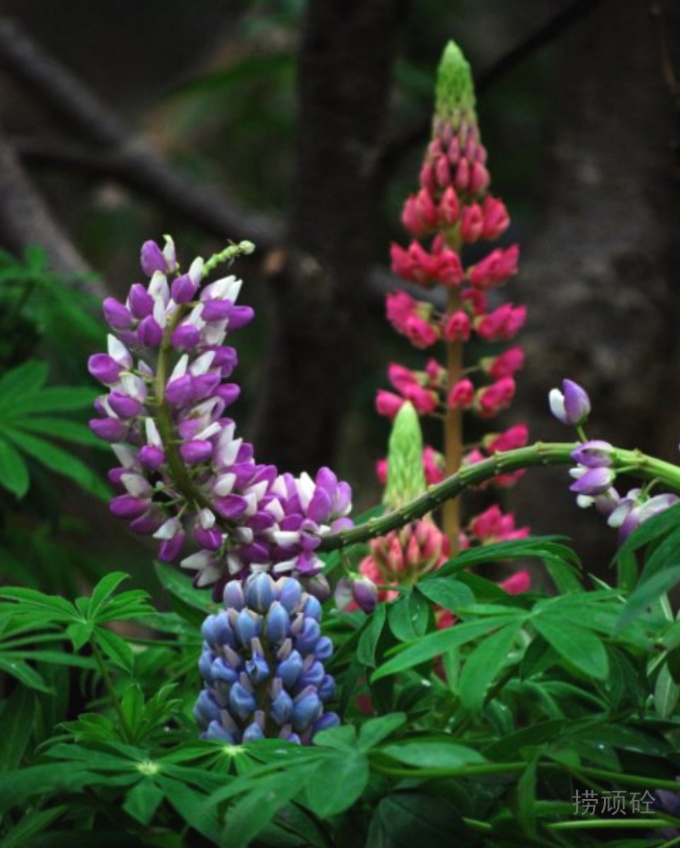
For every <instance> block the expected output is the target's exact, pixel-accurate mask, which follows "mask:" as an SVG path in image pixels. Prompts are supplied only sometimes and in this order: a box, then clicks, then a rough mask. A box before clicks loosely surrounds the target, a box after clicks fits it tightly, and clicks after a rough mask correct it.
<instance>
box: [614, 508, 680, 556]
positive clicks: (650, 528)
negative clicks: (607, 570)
mask: <svg viewBox="0 0 680 848" xmlns="http://www.w3.org/2000/svg"><path fill="white" fill-rule="evenodd" d="M678 524H680V504H675V505H674V506H672V507H669V508H668V509H665V510H664V511H663V512H661V513H659V514H658V515H654V516H652V518H649V519H648V520H647V521H645V522H644V524H641V525H640V526H639V527H638V528H637V529H636V530H635V531H634V532H633V533H631V534H630V536H629V537H628V538H627V539H626V541H625V542H624V543H623V544H622V545H621V547H620V548H619V549H618V551H617V553H616V556H615V557H614V562H619V561H620V560H621V558H622V557H624V556H626V555H627V554H629V553H632V552H633V551H638V550H640V548H643V547H645V545H648V544H649V543H650V542H652V541H654V540H655V539H658V538H660V537H661V536H663V535H664V534H666V533H668V532H670V531H671V530H674V529H675V528H676V527H677V526H678Z"/></svg>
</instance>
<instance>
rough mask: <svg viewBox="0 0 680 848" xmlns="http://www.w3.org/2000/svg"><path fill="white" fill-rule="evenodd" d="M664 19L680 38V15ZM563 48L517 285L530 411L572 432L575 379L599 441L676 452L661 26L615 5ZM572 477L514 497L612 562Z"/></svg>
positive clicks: (678, 428)
mask: <svg viewBox="0 0 680 848" xmlns="http://www.w3.org/2000/svg"><path fill="white" fill-rule="evenodd" d="M661 28H662V29H663V30H665V36H666V39H667V42H668V44H669V45H670V46H671V47H675V46H677V44H678V43H679V42H680V11H678V10H677V9H676V10H675V11H674V12H672V13H669V14H668V15H667V16H665V17H664V18H663V19H662V20H661ZM558 57H559V61H560V63H561V72H560V78H559V85H558V88H559V91H558V92H557V93H556V95H555V100H554V102H555V104H556V114H555V118H554V122H555V126H556V128H557V130H556V136H555V139H554V147H553V157H552V164H551V172H550V173H549V174H548V175H546V179H545V180H544V184H545V185H546V186H548V187H549V191H550V197H548V198H546V203H545V207H546V208H545V217H544V221H545V223H544V225H543V227H542V229H541V231H540V232H539V233H538V234H537V235H536V236H535V239H534V241H533V242H532V245H531V249H530V252H529V254H528V255H526V256H525V262H524V265H523V272H522V275H521V277H520V279H519V283H518V289H517V291H518V298H519V299H522V300H523V301H525V302H526V303H527V304H528V305H529V316H530V319H529V326H528V328H527V331H526V333H525V334H524V341H525V344H526V347H527V354H528V357H527V361H528V367H527V370H526V372H525V374H524V375H523V376H522V379H521V381H520V397H519V409H518V411H519V412H520V413H521V414H523V415H524V416H525V417H526V418H527V419H528V421H529V424H530V427H531V433H532V436H533V437H534V438H541V439H552V438H556V439H559V440H565V438H566V439H568V438H571V435H572V434H571V433H570V432H569V431H568V430H567V429H566V428H564V427H562V426H561V425H558V424H557V423H555V422H553V423H551V422H550V421H549V420H548V419H549V414H548V411H547V393H548V390H549V389H550V388H551V387H553V386H556V385H559V383H560V381H561V379H562V378H564V377H569V378H571V379H574V380H576V381H577V382H580V383H582V384H583V385H584V386H585V387H586V388H587V389H588V391H589V393H590V395H591V398H592V401H593V413H592V424H591V425H589V426H588V427H587V433H588V436H589V437H591V438H594V437H600V438H607V439H608V440H609V441H612V442H616V441H617V440H621V441H622V442H625V443H626V444H627V446H629V447H635V446H636V447H639V448H641V449H643V450H645V451H650V452H653V453H657V454H659V455H661V456H664V457H666V458H669V459H672V460H677V450H678V441H679V440H680V334H679V333H678V314H679V313H680V273H679V271H678V263H677V258H676V257H677V244H678V234H679V232H680V229H679V226H680V182H679V180H678V162H677V160H676V159H674V157H676V156H677V150H676V151H675V152H674V150H673V143H676V144H677V141H678V128H679V124H678V117H679V115H678V111H677V103H676V104H675V105H674V104H673V101H672V97H671V95H670V91H669V89H668V86H667V85H666V84H665V82H664V79H663V74H662V70H661V54H660V49H659V40H658V32H657V22H656V21H655V20H653V19H652V18H651V17H650V16H649V15H648V14H647V12H646V8H645V4H643V3H639V2H636V0H620V2H618V3H613V2H608V3H604V4H603V5H602V7H601V8H599V9H597V10H596V11H595V12H594V13H593V15H592V16H591V17H590V18H589V19H588V20H587V21H586V22H584V24H583V25H581V26H579V27H577V28H576V29H575V30H574V31H573V32H572V33H570V35H569V36H568V37H566V38H565V39H564V40H563V42H562V43H561V45H560V47H559V50H558ZM676 60H677V61H678V62H680V56H677V54H676ZM678 72H680V67H678V68H676V74H677V73H678ZM631 440H632V444H631ZM568 482H569V478H568V477H567V475H566V472H565V471H564V470H560V471H554V472H550V473H549V472H545V476H543V477H541V476H540V473H537V474H534V475H532V476H531V477H530V478H529V479H528V480H524V481H523V482H522V483H521V484H520V485H519V487H518V488H517V490H516V492H515V493H513V498H512V500H513V505H514V506H516V507H517V509H518V512H519V513H520V517H521V519H522V522H523V523H524V522H525V521H527V522H528V521H530V522H531V524H532V529H533V531H534V532H535V533H550V532H565V531H566V532H567V533H569V534H570V535H571V536H572V537H573V538H575V540H577V547H578V548H579V549H580V550H588V552H589V553H588V564H589V565H590V566H591V567H597V566H598V564H602V565H604V564H605V563H606V562H607V561H608V558H609V555H610V554H611V552H612V551H613V548H614V544H615V534H614V533H613V531H610V530H608V528H606V527H604V528H603V524H604V522H603V520H602V519H601V518H600V517H599V516H596V515H595V514H594V513H593V514H592V515H584V514H583V512H581V511H580V510H578V509H577V507H576V506H575V504H574V499H573V496H572V495H571V494H570V493H569V492H568V491H567V489H568ZM632 485H633V482H632V481H631V484H630V487H632ZM619 488H620V489H621V488H623V491H624V492H625V491H626V483H625V482H623V481H622V483H621V486H619Z"/></svg>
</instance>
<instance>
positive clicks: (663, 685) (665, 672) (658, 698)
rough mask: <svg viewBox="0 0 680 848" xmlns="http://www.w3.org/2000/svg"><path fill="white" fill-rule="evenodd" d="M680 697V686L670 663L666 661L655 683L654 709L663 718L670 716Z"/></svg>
mask: <svg viewBox="0 0 680 848" xmlns="http://www.w3.org/2000/svg"><path fill="white" fill-rule="evenodd" d="M679 698H680V686H679V685H678V684H677V683H676V682H675V680H673V677H672V675H671V672H670V669H669V668H668V664H667V663H664V664H663V665H662V666H661V668H660V670H659V674H658V676H657V678H656V683H655V684H654V709H655V711H656V714H657V715H658V716H660V717H661V718H670V716H672V715H673V713H674V712H675V708H676V707H677V705H678V699H679Z"/></svg>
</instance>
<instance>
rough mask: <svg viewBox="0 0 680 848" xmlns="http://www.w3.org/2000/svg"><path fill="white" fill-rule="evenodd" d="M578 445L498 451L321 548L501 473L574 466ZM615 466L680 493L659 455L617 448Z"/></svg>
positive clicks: (341, 544) (416, 513)
mask: <svg viewBox="0 0 680 848" xmlns="http://www.w3.org/2000/svg"><path fill="white" fill-rule="evenodd" d="M577 447H578V443H576V442H566V443H563V442H546V443H543V442H536V443H535V444H533V445H529V446H527V447H524V448H517V449H516V450H511V451H504V452H499V453H495V454H494V455H493V456H492V457H489V459H485V460H483V461H482V462H478V463H475V465H469V466H465V467H463V468H461V469H460V471H459V472H458V473H457V474H453V475H452V476H451V477H447V478H446V480H443V481H442V482H441V483H438V484H437V485H436V486H430V487H429V488H428V489H427V491H426V492H424V493H423V494H422V495H419V496H418V497H417V498H414V499H413V500H411V501H409V502H408V503H405V504H404V505H403V506H401V507H399V509H395V510H393V511H392V512H388V513H387V514H386V515H383V516H382V517H380V518H371V519H369V520H368V521H367V522H365V523H364V524H360V525H359V526H358V527H353V528H352V529H350V530H343V531H342V532H340V533H332V534H330V535H328V536H325V537H324V538H323V539H322V541H321V544H320V545H319V547H318V549H317V550H320V551H332V550H337V549H338V548H345V547H347V546H348V545H356V544H357V543H359V542H367V541H368V540H369V539H374V538H376V537H377V536H384V535H385V534H386V533H389V532H390V530H395V529H396V528H398V527H403V526H404V525H405V524H408V523H409V522H411V521H415V520H416V519H417V518H421V517H422V516H423V515H426V514H427V513H428V512H432V510H433V509H435V508H436V507H438V506H439V505H440V504H442V503H444V501H446V500H448V499H449V498H455V497H456V496H457V495H459V494H460V493H461V492H462V491H464V490H465V489H467V488H469V487H471V486H478V485H479V484H480V483H484V482H485V481H486V480H490V479H491V478H492V477H496V476H497V475H498V474H508V473H511V472H513V471H519V470H521V469H524V468H535V467H540V466H552V465H572V464H573V462H574V461H573V459H572V458H571V453H572V451H573V450H575V448H577ZM612 468H613V469H614V470H618V469H622V468H625V469H626V471H627V472H628V473H630V474H632V475H633V476H634V477H638V478H640V479H642V480H653V479H654V478H655V477H656V478H658V479H659V481H660V482H662V483H664V485H666V486H668V487H669V488H670V489H673V490H674V491H676V492H680V467H678V466H677V465H673V464H672V463H670V462H665V461H664V460H661V459H657V458H656V457H652V456H647V454H644V453H642V452H641V451H639V450H632V451H631V450H620V449H618V448H617V449H616V450H615V451H614V453H613V454H612Z"/></svg>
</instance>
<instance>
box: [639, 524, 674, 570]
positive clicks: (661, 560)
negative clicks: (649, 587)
mask: <svg viewBox="0 0 680 848" xmlns="http://www.w3.org/2000/svg"><path fill="white" fill-rule="evenodd" d="M671 565H676V566H677V565H680V527H676V528H675V529H674V530H671V532H670V533H669V534H668V535H667V536H666V537H665V538H664V539H662V540H661V541H660V542H659V544H658V545H656V546H655V547H654V550H653V551H652V553H651V554H650V555H649V556H648V557H647V559H646V560H645V565H644V568H643V569H642V574H641V575H640V583H645V582H646V581H647V580H649V579H650V578H651V577H653V576H654V575H655V574H658V573H659V572H660V571H663V570H666V569H667V568H668V566H671Z"/></svg>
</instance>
